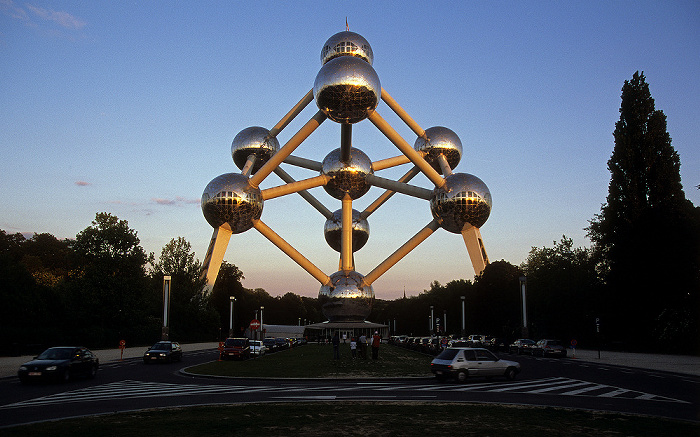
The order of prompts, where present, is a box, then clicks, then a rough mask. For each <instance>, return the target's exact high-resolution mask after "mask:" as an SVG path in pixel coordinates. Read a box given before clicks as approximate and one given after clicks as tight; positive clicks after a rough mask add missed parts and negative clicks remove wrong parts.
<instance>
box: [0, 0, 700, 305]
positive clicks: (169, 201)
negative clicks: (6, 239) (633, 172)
mask: <svg viewBox="0 0 700 437" xmlns="http://www.w3.org/2000/svg"><path fill="white" fill-rule="evenodd" d="M193 5H194V6H193ZM346 17H347V20H348V23H349V25H350V30H352V31H354V32H357V33H359V34H361V35H363V36H364V37H365V38H366V39H367V40H368V41H369V42H370V44H371V45H372V48H373V51H374V54H375V62H374V68H375V70H376V72H377V74H378V76H379V78H380V80H381V85H382V87H383V88H384V89H386V90H387V92H389V93H390V94H391V95H392V97H394V99H396V100H397V101H398V102H399V104H400V105H401V106H402V107H403V108H404V109H405V110H406V111H407V112H408V113H409V114H410V115H411V116H412V117H413V118H414V119H415V120H416V121H417V122H418V123H419V124H420V125H421V126H422V127H423V128H428V127H431V126H437V125H441V126H446V127H449V128H450V129H452V130H453V131H455V132H456V133H457V134H458V135H459V137H460V138H461V140H462V143H463V146H464V156H463V159H462V162H461V163H460V164H459V166H457V167H456V168H455V171H459V172H465V173H472V174H475V175H476V176H478V177H479V178H481V179H482V180H483V181H484V182H485V183H486V184H487V185H488V186H489V188H490V190H491V193H492V196H493V210H492V213H491V217H490V219H489V220H488V221H487V222H486V224H485V225H484V226H483V227H482V228H481V233H482V236H483V238H484V242H485V244H486V249H487V251H488V254H489V257H490V259H491V260H492V261H495V260H501V259H504V260H506V261H509V262H511V263H513V264H516V265H517V264H520V263H521V262H523V261H524V260H525V259H526V257H527V254H528V252H529V251H530V249H531V248H532V247H533V246H534V247H543V246H551V245H552V243H553V241H554V240H559V239H560V238H561V237H562V235H566V236H568V237H571V238H573V239H574V245H575V246H577V247H578V246H588V245H589V244H590V243H589V241H588V240H587V239H586V237H585V231H584V228H585V227H586V226H587V224H588V221H589V220H590V219H591V218H593V216H594V215H595V214H596V213H598V212H600V206H601V204H602V203H603V202H605V198H606V195H607V188H608V182H609V179H610V174H609V172H608V170H607V160H608V159H609V157H610V154H611V152H612V150H613V146H614V142H613V137H612V132H613V129H614V124H615V122H616V121H617V120H618V119H619V107H620V93H621V88H622V85H623V83H624V81H625V80H628V79H631V77H632V74H633V73H634V72H635V71H637V70H639V71H644V74H645V75H646V78H647V82H648V83H649V85H650V89H651V93H652V96H653V97H654V99H655V101H656V107H657V109H661V110H663V111H664V113H665V114H666V115H667V117H668V131H669V133H670V135H671V137H672V139H673V146H674V147H675V149H676V150H677V151H678V153H679V154H680V157H681V174H682V181H683V185H684V189H685V192H686V196H687V197H688V198H689V199H690V200H692V201H693V203H694V204H696V205H700V191H698V190H697V189H696V188H695V186H696V185H698V184H700V147H699V146H698V141H699V140H698V139H699V138H700V104H699V103H698V102H700V86H698V74H699V72H700V3H698V2H697V1H675V2H656V1H652V2H647V1H641V2H629V1H618V2H608V1H601V2H596V1H581V2H424V1H418V2H416V1H413V2H412V1H408V2H384V1H374V2H349V1H337V2H315V1H313V2H312V1H300V2H271V1H270V2H268V1H262V2H228V1H214V2H202V3H196V4H193V3H191V2H155V1H147V2H129V3H128V4H127V3H126V2H77V1H68V2H66V1H50V2H49V1H40V0H38V1H33V0H29V1H24V0H22V1H20V0H0V150H1V151H2V156H3V159H2V160H0V187H1V188H2V191H1V192H0V195H1V197H0V229H3V230H5V231H6V232H9V233H15V232H23V233H26V234H27V235H31V234H32V233H34V232H37V233H41V232H48V233H51V234H53V235H55V236H56V237H58V238H74V237H75V235H76V234H77V233H78V232H80V231H81V230H83V229H85V228H86V227H87V226H89V225H90V223H91V221H92V220H93V219H94V217H95V213H97V212H101V211H106V212H110V213H112V214H114V215H116V216H118V217H119V218H120V219H125V220H127V221H128V222H129V225H130V226H131V227H132V228H133V229H135V230H136V231H138V235H139V237H140V239H141V243H142V245H143V247H144V248H145V249H146V250H147V251H149V252H155V254H156V256H158V255H159V254H160V251H161V248H162V247H163V246H164V245H165V244H166V243H167V242H168V241H169V240H170V239H171V238H174V237H178V236H182V237H184V238H186V239H187V240H188V241H189V242H190V243H191V244H192V246H193V248H194V250H195V252H196V254H197V257H198V258H199V259H200V260H201V259H202V258H203V257H204V255H205V252H206V248H207V245H208V242H209V239H210V237H211V233H212V229H211V227H210V226H209V225H208V224H207V222H206V221H205V220H204V217H203V216H202V212H201V209H200V206H199V202H200V197H201V194H202V191H203V190H204V187H205V186H206V185H207V183H208V182H209V181H210V180H212V179H213V178H214V177H216V176H218V175H220V174H222V173H228V172H234V171H238V169H237V168H236V167H235V165H234V164H233V161H232V159H231V156H230V146H231V141H232V139H233V137H234V136H235V135H236V133H238V132H239V131H240V130H242V129H244V128H246V127H249V126H264V127H267V128H271V127H272V126H274V125H275V123H276V122H277V121H278V120H279V119H280V118H281V117H282V116H283V115H284V114H285V113H286V112H287V111H288V110H289V109H290V108H291V107H292V106H293V105H294V104H295V103H296V102H297V101H299V99H300V98H301V97H302V96H303V95H304V94H305V93H306V92H307V91H308V90H310V89H311V88H312V86H313V83H314V79H315V77H316V74H317V73H318V70H319V69H320V67H321V64H320V60H319V55H320V50H321V47H322V45H323V43H324V42H325V41H326V39H328V38H329V37H330V36H331V35H333V34H335V33H337V32H340V31H343V30H345V20H346ZM377 111H378V112H379V113H380V114H381V115H382V116H383V117H384V118H386V119H387V120H388V121H389V122H390V123H391V124H392V125H393V126H394V127H395V128H396V129H397V130H398V131H399V133H401V135H402V136H403V137H404V138H405V139H406V140H407V141H408V142H409V144H413V142H414V140H415V135H414V134H413V133H412V132H411V131H410V130H409V129H408V128H407V127H405V125H403V124H402V123H401V122H400V121H399V120H398V119H397V118H396V117H395V116H392V113H391V110H390V109H389V108H388V107H387V106H386V105H385V104H384V103H381V104H380V106H379V107H378V109H377ZM315 112H316V107H315V104H313V103H312V104H311V105H310V106H309V107H308V108H307V109H306V110H305V111H304V112H303V113H302V114H301V115H300V116H299V117H298V118H297V120H295V122H294V123H292V125H290V126H289V127H288V128H287V129H285V130H284V131H283V132H282V133H281V134H280V135H279V139H280V142H281V143H282V144H284V143H285V142H286V141H287V140H288V139H289V138H290V136H291V135H292V134H293V133H294V132H296V130H297V129H298V128H299V127H300V126H301V125H302V124H303V123H304V122H305V121H306V120H308V119H309V118H310V117H311V116H312V115H313V114H314V113H315ZM353 134H354V136H353V145H354V146H355V147H358V148H360V149H362V150H363V151H364V152H365V153H366V154H367V155H368V156H369V157H370V158H371V159H372V160H379V159H383V158H388V157H391V156H396V155H398V154H399V152H398V150H397V149H396V148H395V147H394V146H393V145H392V144H391V143H390V142H389V141H388V140H387V139H386V138H385V137H384V136H383V135H382V134H381V133H379V132H378V131H377V129H376V128H375V127H374V125H372V124H371V123H370V122H369V121H364V122H361V123H359V124H357V125H355V127H354V130H353ZM339 145H340V127H339V126H338V125H337V124H335V123H333V122H332V121H330V120H329V121H326V122H325V123H324V124H323V125H322V126H321V127H320V128H319V129H318V131H317V132H315V133H314V134H313V135H312V136H311V137H310V138H309V139H308V140H306V141H305V142H304V143H303V144H302V145H301V146H300V147H299V148H298V149H297V151H296V152H295V155H298V156H302V157H306V158H309V159H315V160H318V161H321V160H322V159H323V157H325V155H326V154H327V153H328V152H330V151H331V150H333V149H335V148H337V147H339ZM284 168H285V170H287V171H288V172H289V173H291V174H292V175H293V176H294V177H295V178H297V179H303V178H306V177H311V176H314V174H312V173H311V172H309V171H306V170H300V169H295V168H290V167H289V166H285V167H284ZM406 170H407V167H401V168H399V169H397V170H386V171H383V172H381V173H378V175H380V176H385V177H392V178H395V177H396V175H400V174H403V173H404V172H405V171H406ZM413 183H415V184H416V185H420V186H423V187H430V184H429V183H428V181H427V179H425V178H424V177H422V176H419V177H417V178H416V179H414V182H413ZM279 184H281V181H280V180H279V179H278V178H277V177H276V176H275V175H271V176H270V177H269V178H268V179H267V180H266V181H265V182H264V184H263V188H267V187H271V186H276V185H279ZM380 192H381V190H378V189H372V190H371V191H370V192H369V193H368V194H367V195H365V196H364V197H363V198H362V199H359V200H357V201H356V202H355V203H354V207H355V209H358V210H362V209H364V208H365V206H367V205H368V204H369V203H370V202H371V201H372V200H374V199H375V198H376V197H377V196H378V194H379V193H380ZM312 193H313V194H314V195H315V196H316V197H317V198H319V199H320V200H321V201H322V202H323V203H324V204H325V205H326V206H327V207H328V208H329V209H331V210H336V209H339V208H340V202H339V201H337V200H335V199H332V198H331V197H330V196H328V195H327V194H326V193H325V192H324V191H323V190H322V189H314V190H312ZM262 220H263V221H264V222H265V223H266V224H268V225H269V226H270V227H271V228H273V229H274V230H275V231H276V232H277V233H278V234H280V235H281V236H282V237H283V238H285V239H286V240H287V241H289V242H290V243H291V244H292V245H294V246H295V247H296V248H297V249H298V250H299V251H300V252H301V253H302V254H304V255H305V256H306V257H307V258H309V259H310V260H311V261H312V262H313V263H314V264H316V265H317V266H318V267H319V268H321V269H322V270H323V271H324V272H325V273H327V274H331V273H333V272H335V271H336V270H337V269H338V254H337V252H335V251H333V250H332V249H330V248H329V247H328V246H327V245H326V243H325V241H324V239H323V233H322V231H323V224H324V219H323V217H322V216H321V215H320V214H319V213H318V212H316V211H315V210H314V209H312V208H311V207H310V206H309V205H308V204H306V202H304V201H303V200H301V198H300V197H299V196H297V195H294V196H286V197H283V198H279V199H274V200H270V201H268V202H266V203H265V207H264V211H263V215H262ZM430 220H431V215H430V210H429V206H428V204H427V202H425V201H421V200H416V199H411V198H407V197H406V196H401V195H397V196H394V198H392V200H391V201H390V202H388V203H387V204H385V205H384V206H383V207H382V208H380V210H379V211H377V212H376V213H375V214H373V215H372V216H371V217H370V229H371V236H370V240H369V242H368V244H367V245H366V246H365V248H364V249H362V250H361V251H359V252H357V253H356V254H355V261H356V266H357V270H358V271H359V272H360V273H362V274H367V273H368V272H369V271H370V270H372V269H373V268H374V267H375V266H376V265H377V264H378V263H379V262H381V261H382V260H383V259H384V258H385V257H387V256H388V255H390V254H391V253H392V252H393V251H394V250H395V249H396V248H397V247H399V246H400V245H401V244H403V243H404V242H405V241H406V240H407V239H408V238H410V237H411V236H412V235H413V234H415V233H416V232H417V231H418V230H420V229H421V228H422V227H423V226H424V225H426V224H427V223H428V222H429V221H430ZM655 231H658V232H663V225H662V226H661V227H660V228H659V229H657V230H655ZM669 249H670V253H673V249H672V248H669ZM226 260H227V261H229V262H231V263H233V264H236V265H237V266H239V267H240V268H241V270H242V271H243V273H244V275H245V278H246V279H245V281H244V286H246V287H249V288H257V287H261V288H264V289H266V290H267V291H268V292H269V293H270V294H272V295H278V294H282V293H284V292H286V291H292V292H294V293H297V294H301V295H306V296H316V295H317V294H318V289H319V285H320V284H319V283H318V282H317V281H316V280H315V279H313V278H312V277H311V276H310V275H309V274H307V273H306V272H304V271H302V270H301V269H300V268H298V267H297V266H296V264H295V263H293V262H292V261H291V260H290V259H289V258H287V256H286V255H284V254H283V253H282V252H281V251H280V250H279V249H277V248H276V247H274V246H273V245H272V244H271V243H269V242H268V241H267V240H266V239H265V238H264V237H262V236H261V235H260V234H258V233H257V231H255V230H251V231H248V232H246V233H244V234H240V235H234V236H233V238H232V239H231V243H230V245H229V249H228V251H227V255H226ZM473 275H474V272H473V269H472V267H471V263H470V262H469V258H468V255H467V252H466V249H465V247H464V243H463V241H462V238H461V236H459V235H455V234H450V233H448V232H446V231H444V230H438V231H437V232H436V233H435V234H433V235H432V236H431V237H430V238H429V239H428V240H427V241H426V242H424V243H423V244H422V245H421V246H419V247H418V248H417V249H416V250H415V251H414V252H412V253H411V254H409V255H408V256H407V257H406V258H405V259H404V260H402V261H401V262H400V263H399V264H398V265H397V266H395V267H394V268H392V269H391V270H389V272H387V273H386V274H385V275H384V276H382V277H381V278H380V279H379V280H377V281H376V282H375V283H374V290H375V294H376V296H377V297H378V298H383V299H393V298H396V297H398V296H400V295H402V294H403V291H404V288H405V290H406V294H408V295H415V294H418V293H419V292H421V291H423V290H424V289H427V288H429V286H430V282H431V281H433V280H437V281H439V282H441V283H446V282H448V281H450V280H453V279H460V278H464V279H472V278H473Z"/></svg>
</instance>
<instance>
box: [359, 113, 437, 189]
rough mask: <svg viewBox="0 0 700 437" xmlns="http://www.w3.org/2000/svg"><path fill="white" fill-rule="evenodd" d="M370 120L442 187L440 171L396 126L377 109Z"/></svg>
mask: <svg viewBox="0 0 700 437" xmlns="http://www.w3.org/2000/svg"><path fill="white" fill-rule="evenodd" d="M369 120H370V121H371V122H372V123H373V124H374V125H375V126H376V127H377V129H379V130H380V131H381V132H382V133H383V134H384V135H385V136H386V137H387V138H388V139H389V141H391V142H392V143H394V145H395V146H396V147H397V148H398V149H399V150H400V151H401V153H403V154H404V155H406V156H407V157H408V159H410V160H411V162H412V163H413V164H415V166H416V167H418V168H419V169H420V171H421V172H423V174H424V175H425V176H426V177H427V178H428V179H430V182H432V183H433V184H434V185H435V186H436V187H438V188H440V187H442V186H443V185H445V180H444V179H443V178H442V176H440V173H438V172H437V171H435V169H434V168H433V167H432V166H431V165H430V164H428V161H426V160H425V159H423V155H421V154H420V152H417V151H416V150H414V149H413V147H411V146H410V145H409V144H408V143H407V142H406V140H404V139H403V138H401V135H399V134H398V133H397V132H396V131H395V130H394V128H392V127H391V126H390V125H389V123H387V122H386V120H384V119H383V118H382V116H381V115H379V114H378V113H377V111H373V112H372V113H371V114H370V115H369Z"/></svg>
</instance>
